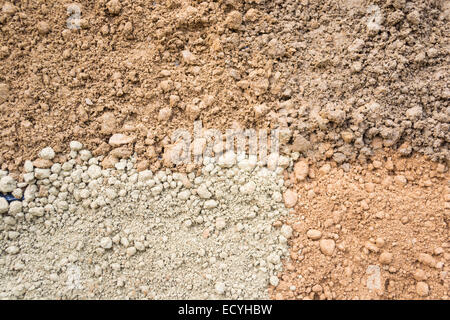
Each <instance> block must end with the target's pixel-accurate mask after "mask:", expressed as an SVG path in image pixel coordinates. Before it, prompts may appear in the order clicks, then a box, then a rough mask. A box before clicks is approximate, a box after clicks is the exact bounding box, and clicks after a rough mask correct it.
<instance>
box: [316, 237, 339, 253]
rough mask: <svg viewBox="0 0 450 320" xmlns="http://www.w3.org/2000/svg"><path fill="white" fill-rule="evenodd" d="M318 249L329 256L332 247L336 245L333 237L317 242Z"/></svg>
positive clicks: (332, 249)
mask: <svg viewBox="0 0 450 320" xmlns="http://www.w3.org/2000/svg"><path fill="white" fill-rule="evenodd" d="M319 246H320V251H321V252H322V253H323V254H324V255H326V256H331V255H333V253H334V248H335V246H336V244H335V242H334V240H333V239H322V240H320V242H319Z"/></svg>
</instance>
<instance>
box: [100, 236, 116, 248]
mask: <svg viewBox="0 0 450 320" xmlns="http://www.w3.org/2000/svg"><path fill="white" fill-rule="evenodd" d="M112 244H113V242H112V240H111V238H110V237H104V238H102V239H101V240H100V246H101V247H102V248H103V249H111V248H112Z"/></svg>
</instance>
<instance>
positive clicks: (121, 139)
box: [109, 133, 136, 147]
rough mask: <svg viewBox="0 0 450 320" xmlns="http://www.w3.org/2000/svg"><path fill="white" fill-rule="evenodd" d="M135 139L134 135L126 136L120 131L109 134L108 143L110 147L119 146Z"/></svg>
mask: <svg viewBox="0 0 450 320" xmlns="http://www.w3.org/2000/svg"><path fill="white" fill-rule="evenodd" d="M135 141H136V137H134V136H127V135H124V134H122V133H116V134H113V135H112V136H111V138H109V144H110V145H111V146H112V147H120V146H122V145H124V144H129V143H133V142H135Z"/></svg>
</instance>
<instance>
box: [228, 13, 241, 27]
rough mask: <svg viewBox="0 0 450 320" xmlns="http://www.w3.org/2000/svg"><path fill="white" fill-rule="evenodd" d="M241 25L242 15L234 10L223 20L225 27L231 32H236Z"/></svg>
mask: <svg viewBox="0 0 450 320" xmlns="http://www.w3.org/2000/svg"><path fill="white" fill-rule="evenodd" d="M241 24H242V13H240V12H239V11H236V10H233V11H231V12H230V13H229V14H228V15H227V17H226V19H225V26H226V27H227V28H229V29H231V30H238V29H239V28H240V27H241Z"/></svg>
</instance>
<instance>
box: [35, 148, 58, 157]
mask: <svg viewBox="0 0 450 320" xmlns="http://www.w3.org/2000/svg"><path fill="white" fill-rule="evenodd" d="M39 157H40V158H42V159H45V160H52V159H53V158H54V157H55V151H53V149H52V148H51V147H46V148H44V149H42V150H41V152H39Z"/></svg>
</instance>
